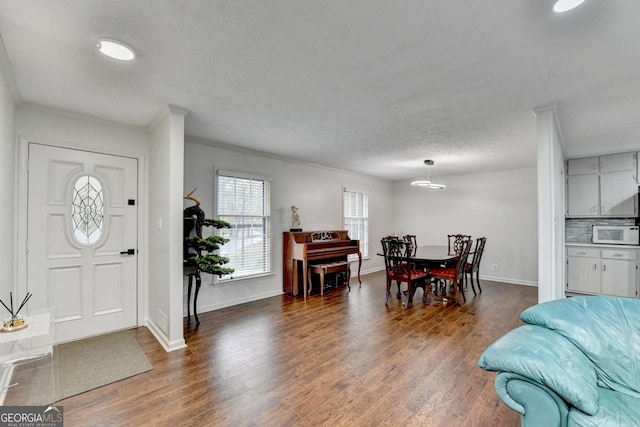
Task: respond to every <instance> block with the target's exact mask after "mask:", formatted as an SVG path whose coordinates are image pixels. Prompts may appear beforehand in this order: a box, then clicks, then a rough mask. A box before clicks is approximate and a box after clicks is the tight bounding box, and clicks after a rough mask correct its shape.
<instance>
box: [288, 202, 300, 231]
mask: <svg viewBox="0 0 640 427" xmlns="http://www.w3.org/2000/svg"><path fill="white" fill-rule="evenodd" d="M300 226H301V223H300V216H299V215H298V208H297V207H296V205H291V229H290V230H289V231H302V228H301V227H300Z"/></svg>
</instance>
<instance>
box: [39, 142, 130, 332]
mask: <svg viewBox="0 0 640 427" xmlns="http://www.w3.org/2000/svg"><path fill="white" fill-rule="evenodd" d="M28 172H29V181H28V187H29V188H28V191H29V196H28V197H29V199H28V218H27V228H28V230H27V240H28V241H27V250H28V254H27V268H28V276H27V288H28V291H29V292H31V293H32V294H33V297H32V298H31V300H30V301H29V307H30V308H39V307H50V306H55V307H56V341H57V342H65V341H71V340H75V339H79V338H83V337H88V336H92V335H98V334H102V333H106V332H110V331H114V330H118V329H124V328H128V327H132V326H136V323H137V300H136V296H137V263H138V255H137V252H138V251H137V247H138V245H137V236H138V232H137V227H138V224H137V209H138V201H137V188H138V182H137V179H138V162H137V160H136V159H132V158H128V157H119V156H112V155H107V154H98V153H92V152H87V151H81V150H73V149H67V148H60V147H52V146H48V145H41V144H36V143H30V144H29V167H28Z"/></svg>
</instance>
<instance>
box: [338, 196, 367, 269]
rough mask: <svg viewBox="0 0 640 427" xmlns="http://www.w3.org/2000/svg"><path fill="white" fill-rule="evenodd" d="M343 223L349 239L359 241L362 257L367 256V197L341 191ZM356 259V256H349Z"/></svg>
mask: <svg viewBox="0 0 640 427" xmlns="http://www.w3.org/2000/svg"><path fill="white" fill-rule="evenodd" d="M342 209H343V215H342V216H343V223H344V228H345V230H348V231H349V237H350V238H351V239H357V240H360V252H361V253H362V256H369V195H368V194H366V193H361V192H358V191H351V190H347V189H346V188H345V189H344V191H343V197H342ZM349 257H353V258H357V255H349Z"/></svg>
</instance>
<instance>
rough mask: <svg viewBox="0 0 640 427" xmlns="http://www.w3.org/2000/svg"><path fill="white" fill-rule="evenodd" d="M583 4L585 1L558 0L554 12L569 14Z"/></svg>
mask: <svg viewBox="0 0 640 427" xmlns="http://www.w3.org/2000/svg"><path fill="white" fill-rule="evenodd" d="M583 2H584V0H558V1H557V2H556V4H554V5H553V11H554V12H557V13H563V12H568V11H570V10H571V9H575V8H576V7H578V6H580V5H581V4H582V3H583Z"/></svg>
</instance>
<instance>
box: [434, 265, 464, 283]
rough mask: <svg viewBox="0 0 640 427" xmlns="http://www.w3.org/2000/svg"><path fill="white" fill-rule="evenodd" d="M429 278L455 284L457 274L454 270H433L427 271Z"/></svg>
mask: <svg viewBox="0 0 640 427" xmlns="http://www.w3.org/2000/svg"><path fill="white" fill-rule="evenodd" d="M429 274H430V275H431V277H435V278H437V279H443V280H451V281H452V282H455V281H456V280H457V279H458V272H457V271H456V269H455V268H434V269H432V270H429Z"/></svg>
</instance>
